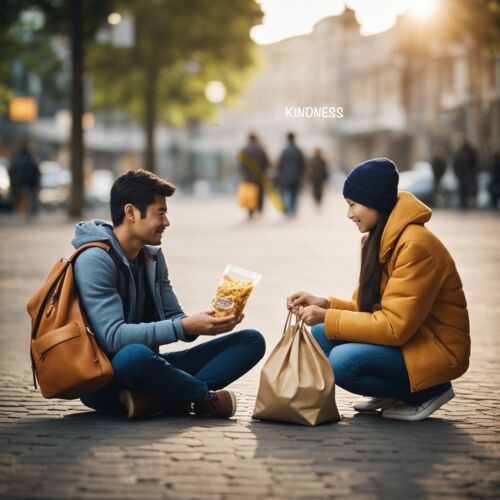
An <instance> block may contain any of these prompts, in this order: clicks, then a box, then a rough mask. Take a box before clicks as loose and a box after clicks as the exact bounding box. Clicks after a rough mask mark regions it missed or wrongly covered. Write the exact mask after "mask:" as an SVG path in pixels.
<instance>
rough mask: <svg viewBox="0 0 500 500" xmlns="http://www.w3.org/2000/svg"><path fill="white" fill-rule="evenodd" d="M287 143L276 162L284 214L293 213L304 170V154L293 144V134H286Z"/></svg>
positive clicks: (295, 210)
mask: <svg viewBox="0 0 500 500" xmlns="http://www.w3.org/2000/svg"><path fill="white" fill-rule="evenodd" d="M287 142H288V145H287V146H286V147H285V149H284V150H283V152H282V153H281V157H280V160H279V164H278V184H279V187H280V191H281V196H282V198H283V203H284V205H285V214H287V215H291V216H293V215H295V214H296V212H297V203H298V196H299V190H300V185H301V182H302V176H303V175H304V170H305V160H304V154H303V153H302V151H301V150H300V149H299V148H298V147H297V146H296V144H295V135H294V134H293V133H289V134H287Z"/></svg>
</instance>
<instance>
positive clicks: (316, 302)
mask: <svg viewBox="0 0 500 500" xmlns="http://www.w3.org/2000/svg"><path fill="white" fill-rule="evenodd" d="M286 306H287V308H288V310H289V311H291V312H293V314H298V312H299V310H300V309H301V308H304V307H307V306H317V307H321V308H322V309H328V307H329V306H330V301H329V300H328V299H325V298H324V297H316V296H315V295H313V294H311V293H308V292H295V293H294V294H292V295H290V297H287V299H286Z"/></svg>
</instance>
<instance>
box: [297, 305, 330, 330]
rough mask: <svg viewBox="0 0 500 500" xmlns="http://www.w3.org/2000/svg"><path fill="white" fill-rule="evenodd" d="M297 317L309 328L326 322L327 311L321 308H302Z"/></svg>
mask: <svg viewBox="0 0 500 500" xmlns="http://www.w3.org/2000/svg"><path fill="white" fill-rule="evenodd" d="M299 309H300V310H299V312H298V313H297V317H298V318H299V319H300V320H302V321H303V322H304V323H305V324H306V325H307V326H314V325H317V324H318V323H324V322H325V315H326V311H327V310H326V309H323V308H322V307H319V306H307V307H300V308H299Z"/></svg>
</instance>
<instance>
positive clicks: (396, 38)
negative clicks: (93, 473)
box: [0, 9, 500, 191]
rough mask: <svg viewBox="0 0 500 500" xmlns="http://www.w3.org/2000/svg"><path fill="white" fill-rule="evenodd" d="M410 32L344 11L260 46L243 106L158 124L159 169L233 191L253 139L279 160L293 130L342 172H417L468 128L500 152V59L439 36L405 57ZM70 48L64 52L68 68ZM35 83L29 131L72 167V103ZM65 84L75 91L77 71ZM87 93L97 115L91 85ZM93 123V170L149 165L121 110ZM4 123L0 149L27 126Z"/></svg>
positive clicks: (88, 141) (487, 150)
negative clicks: (377, 162)
mask: <svg viewBox="0 0 500 500" xmlns="http://www.w3.org/2000/svg"><path fill="white" fill-rule="evenodd" d="M403 29H404V28H403V27H402V24H401V23H398V24H396V26H395V27H394V28H392V29H391V30H389V31H386V32H383V33H380V34H377V35H373V36H369V37H365V36H361V35H360V33H359V25H358V24H357V22H356V21H355V18H354V14H353V12H352V11H351V10H349V9H346V11H345V12H344V14H342V15H340V16H335V17H330V18H327V19H324V20H322V21H320V22H318V23H317V24H316V26H315V28H314V30H313V32H312V33H311V34H309V35H303V36H297V37H293V38H289V39H286V40H283V41H281V42H278V43H274V44H270V45H266V46H262V47H261V48H260V52H261V67H260V68H259V70H258V71H257V72H256V73H255V74H254V76H253V78H252V81H251V82H250V84H249V87H248V89H247V91H246V92H245V93H244V94H243V95H242V96H241V97H240V99H239V102H238V103H237V104H236V105H235V106H233V107H229V106H228V107H227V108H225V107H221V109H220V113H219V115H220V116H219V118H218V120H216V123H211V124H204V125H199V124H198V125H197V124H190V125H189V126H188V127H185V128H184V129H183V130H172V129H169V128H168V127H166V126H162V125H160V126H158V127H157V131H156V147H157V159H158V161H157V168H158V172H159V173H160V174H161V175H165V176H168V177H169V178H171V179H172V180H173V181H174V182H176V183H178V184H179V185H180V186H181V187H185V188H186V189H190V187H191V186H192V185H193V183H194V182H196V181H197V180H198V181H201V184H199V188H200V189H201V190H202V191H203V190H209V189H210V190H213V189H214V188H217V189H219V190H230V189H232V187H233V186H234V183H235V182H236V179H237V172H236V169H235V168H234V167H235V164H236V162H235V160H234V158H235V156H236V153H237V152H238V150H239V149H240V148H241V146H242V144H243V143H244V141H245V138H246V136H247V134H248V133H249V132H250V131H253V132H255V133H257V134H258V136H259V137H260V138H261V140H262V143H263V144H264V146H265V147H266V148H267V150H268V152H269V153H270V157H271V160H276V159H277V157H278V155H279V153H280V151H281V149H282V147H283V145H284V138H285V134H286V132H288V131H294V132H295V133H296V134H297V139H298V144H299V145H300V146H301V147H302V148H303V149H304V151H305V152H306V154H310V153H311V152H312V150H313V148H315V147H321V148H322V149H323V150H324V151H325V153H326V157H327V159H328V161H329V163H331V164H335V165H338V166H340V167H341V168H343V169H344V170H347V169H349V168H351V167H352V166H353V165H355V164H356V163H358V162H359V161H361V160H363V159H366V158H368V157H371V156H380V155H386V156H389V157H391V158H393V159H394V160H395V161H396V162H397V164H398V165H399V166H400V168H401V169H402V170H404V169H407V168H409V167H410V166H411V165H413V164H414V163H415V162H416V161H418V160H425V159H428V158H429V156H430V153H431V149H432V146H433V145H434V144H436V143H440V144H442V145H444V146H445V147H447V148H448V149H449V150H452V149H453V147H454V146H455V138H456V135H457V133H458V132H460V131H465V132H466V133H467V134H468V136H469V138H470V140H471V141H472V143H473V144H476V145H477V146H478V147H479V151H480V155H481V157H482V159H486V158H489V156H490V155H491V153H492V152H493V151H495V150H497V149H500V53H497V54H495V55H493V56H492V55H486V54H484V53H482V52H479V51H477V50H475V49H474V47H473V46H472V45H467V43H465V42H463V43H461V44H460V43H459V44H455V45H449V44H447V45H439V43H438V42H437V40H429V42H428V44H427V45H428V47H426V48H427V49H428V50H427V51H426V54H425V56H423V55H420V56H419V57H416V56H412V57H409V56H408V55H407V54H405V52H404V51H403V50H402V43H401V41H402V39H403V38H404V35H405V33H404V32H403ZM67 43H68V42H67V40H58V41H57V44H56V46H57V47H58V51H59V53H60V55H61V58H62V59H64V60H66V61H68V45H67ZM20 70H22V68H20ZM28 76H29V78H28ZM25 80H26V82H28V83H29V85H28V86H27V88H26V89H19V91H20V92H21V94H22V93H23V92H24V93H26V94H27V95H33V96H34V97H36V98H37V101H38V102H39V103H41V105H40V106H39V111H40V113H39V119H38V120H37V121H36V122H35V123H33V124H32V125H31V126H30V129H29V133H30V134H31V137H32V138H33V139H34V140H35V142H36V143H37V145H38V151H39V155H40V156H41V159H49V160H57V161H59V162H60V163H61V164H62V165H63V166H68V164H69V152H68V145H69V131H70V124H69V122H68V117H69V112H68V111H64V108H65V107H66V108H67V97H66V96H65V97H64V99H60V100H58V101H56V100H50V99H47V98H46V96H45V89H44V87H43V83H42V82H41V81H39V80H37V79H36V77H31V76H30V75H27V78H26V79H25ZM60 80H61V84H62V86H65V87H68V86H69V63H68V64H66V70H65V72H64V73H62V74H61V75H60ZM28 87H29V88H28ZM85 95H86V109H88V110H89V111H90V110H91V109H92V106H91V101H92V99H91V95H92V81H91V80H90V79H89V80H87V81H86V83H85ZM310 115H311V116H310ZM88 118H89V119H88V122H87V128H86V132H85V147H86V156H87V169H88V170H91V169H110V170H112V171H113V172H114V173H115V174H118V173H120V172H122V171H124V170H127V169H129V168H135V167H139V166H144V165H143V151H144V147H145V136H144V132H143V129H142V127H141V126H140V124H138V123H137V122H136V121H135V120H133V119H131V118H130V117H127V116H126V115H125V114H123V113H121V112H118V111H112V112H108V113H105V114H100V115H96V116H92V115H89V116H88ZM0 125H1V127H0V128H1V131H2V133H3V137H1V136H2V134H0V152H1V148H2V146H4V150H5V146H6V145H11V144H13V142H12V141H11V140H10V139H11V138H12V137H13V136H14V135H16V134H18V132H19V130H18V129H16V128H15V127H14V128H13V129H9V126H8V124H6V123H3V124H0ZM203 183H204V184H203Z"/></svg>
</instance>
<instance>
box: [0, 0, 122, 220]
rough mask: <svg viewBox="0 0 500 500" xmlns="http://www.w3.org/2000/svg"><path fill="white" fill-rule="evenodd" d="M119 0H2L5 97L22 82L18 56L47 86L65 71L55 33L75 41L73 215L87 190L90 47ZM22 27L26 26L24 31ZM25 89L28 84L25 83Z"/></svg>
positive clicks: (1, 90)
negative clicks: (29, 19) (32, 20)
mask: <svg viewBox="0 0 500 500" xmlns="http://www.w3.org/2000/svg"><path fill="white" fill-rule="evenodd" d="M114 3H115V2H114V0H72V1H66V0H1V3H0V12H1V16H0V56H1V57H0V82H2V83H0V100H1V99H2V97H3V98H4V102H5V98H7V97H8V96H10V94H11V92H12V88H13V87H14V85H15V84H16V82H15V75H14V72H13V64H12V62H13V61H14V60H17V61H19V62H21V63H22V64H21V65H22V66H24V67H25V68H27V69H29V70H31V71H33V72H35V73H37V74H39V75H40V77H41V78H42V80H43V82H44V84H45V85H47V84H49V82H50V81H51V78H54V76H56V74H57V70H58V69H60V64H61V61H60V60H58V58H57V57H56V55H55V53H54V50H53V48H52V46H51V38H52V37H53V36H57V35H59V36H65V37H69V38H70V40H71V67H72V70H71V71H72V78H71V82H72V83H71V106H70V108H71V117H72V125H71V127H72V128H71V170H72V174H73V175H72V186H71V197H70V205H69V213H70V215H72V216H75V217H80V216H81V213H82V210H83V203H84V188H83V184H84V183H83V155H84V152H83V128H82V116H83V72H84V60H85V57H84V45H85V42H88V41H89V40H90V39H91V38H92V37H93V36H94V34H95V33H96V31H97V30H98V29H99V27H100V26H102V24H103V23H104V22H105V20H106V18H107V16H108V15H109V14H110V13H111V12H112V10H113V6H114ZM30 10H32V11H35V12H39V13H41V14H43V16H42V22H41V23H39V25H37V26H35V25H31V26H29V25H26V23H24V24H23V23H21V22H20V17H22V14H23V13H26V12H27V11H30ZM21 28H22V29H21ZM21 88H22V87H21Z"/></svg>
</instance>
